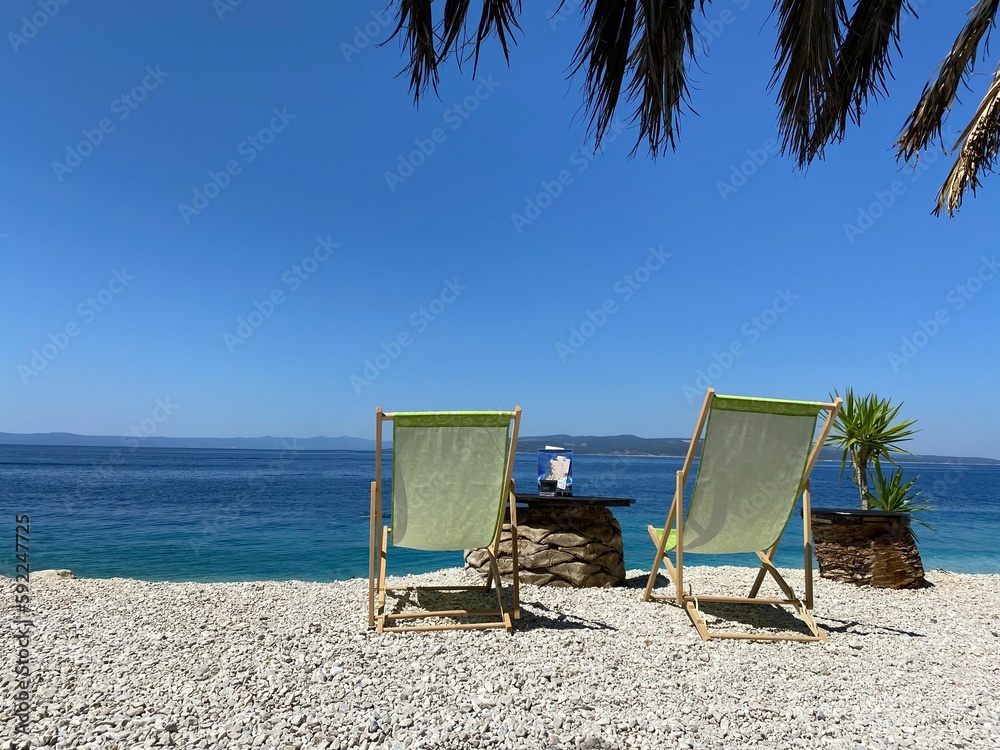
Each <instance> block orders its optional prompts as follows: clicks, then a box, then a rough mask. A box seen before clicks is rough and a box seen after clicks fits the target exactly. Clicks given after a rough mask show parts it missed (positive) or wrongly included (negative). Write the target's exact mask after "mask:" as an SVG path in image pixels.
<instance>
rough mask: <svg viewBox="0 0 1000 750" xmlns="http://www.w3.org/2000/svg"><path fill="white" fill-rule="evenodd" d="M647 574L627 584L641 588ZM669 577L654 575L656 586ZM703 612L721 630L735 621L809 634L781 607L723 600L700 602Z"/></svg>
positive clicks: (757, 627) (762, 628) (765, 630)
mask: <svg viewBox="0 0 1000 750" xmlns="http://www.w3.org/2000/svg"><path fill="white" fill-rule="evenodd" d="M647 575H648V574H640V575H638V576H632V577H630V578H629V579H628V580H627V581H626V582H625V584H626V586H628V587H629V588H630V589H639V590H642V589H644V588H645V586H646V577H647ZM670 583H671V581H670V579H669V578H668V577H667V576H665V575H664V574H662V573H658V574H657V576H656V585H657V586H669V585H670ZM699 609H700V610H701V613H702V615H703V616H705V617H706V619H707V620H708V622H709V624H710V625H711V626H712V627H714V628H718V629H719V630H721V631H726V630H729V629H730V626H733V627H732V629H733V630H737V628H736V627H735V626H736V625H737V624H740V625H742V626H743V627H749V628H751V629H753V630H755V631H759V632H760V633H762V634H763V633H770V632H782V631H791V632H796V633H802V634H808V633H809V628H808V627H807V626H806V625H805V624H804V623H803V622H802V621H801V620H799V619H798V618H797V617H795V616H794V615H793V614H792V613H791V612H789V611H788V610H786V609H782V608H781V607H779V606H777V605H774V606H766V605H762V606H759V607H744V606H741V605H739V604H726V603H724V602H703V603H701V604H700V605H699Z"/></svg>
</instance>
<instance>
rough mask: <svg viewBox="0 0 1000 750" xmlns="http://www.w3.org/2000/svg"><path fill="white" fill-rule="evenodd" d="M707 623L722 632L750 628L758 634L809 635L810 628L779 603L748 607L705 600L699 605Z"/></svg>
mask: <svg viewBox="0 0 1000 750" xmlns="http://www.w3.org/2000/svg"><path fill="white" fill-rule="evenodd" d="M698 608H699V609H700V610H701V614H702V616H703V617H704V618H705V621H706V623H707V624H708V625H709V626H710V627H713V628H716V629H717V630H719V631H721V632H726V631H728V630H730V628H731V629H732V630H733V631H737V632H738V631H739V630H740V629H741V628H737V627H735V626H736V625H737V624H739V625H740V626H741V627H742V628H750V629H752V630H753V631H754V632H756V633H758V634H765V633H772V632H773V633H781V632H795V633H802V634H803V635H809V634H810V631H809V628H808V627H807V626H806V625H805V623H803V622H802V621H801V620H799V619H798V618H797V617H795V616H794V615H793V614H792V613H791V612H789V611H788V610H786V609H782V608H781V607H779V606H777V605H761V606H758V607H753V608H748V607H745V606H741V605H739V604H727V603H724V602H704V603H702V604H700V606H699V607H698Z"/></svg>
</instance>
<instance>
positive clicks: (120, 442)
mask: <svg viewBox="0 0 1000 750" xmlns="http://www.w3.org/2000/svg"><path fill="white" fill-rule="evenodd" d="M690 442H691V441H690V440H688V439H685V438H641V437H637V436H635V435H583V436H575V435H542V436H535V437H530V436H529V437H520V438H518V441H517V448H518V451H517V452H518V453H524V454H531V453H534V452H535V451H536V450H538V449H539V448H543V447H544V446H546V445H558V446H560V447H561V448H565V449H566V450H572V451H573V452H574V453H575V454H576V455H581V456H586V455H591V456H631V457H636V458H639V457H644V456H645V457H660V458H682V457H683V456H685V455H686V454H687V450H688V445H689V444H690ZM0 445H41V446H68V447H72V446H88V447H98V448H100V447H106V448H121V447H123V446H124V447H127V448H134V447H142V448H188V449H192V448H211V449H216V450H233V449H236V450H294V451H331V450H349V451H372V450H375V441H374V440H369V439H367V438H357V437H349V436H346V435H345V436H341V437H325V436H318V437H308V438H291V437H272V436H270V435H267V436H264V437H256V438H245V437H239V438H180V437H160V436H155V435H151V436H148V437H143V438H141V439H138V438H134V437H132V436H129V435H123V436H120V437H116V436H113V435H77V434H74V433H70V432H38V433H13V432H0ZM387 445H391V443H387ZM834 459H836V460H840V454H839V453H838V452H837V451H835V450H834V449H832V448H830V449H825V450H824V451H823V453H822V455H821V456H820V460H822V461H831V460H834ZM896 460H897V461H898V462H899V463H929V464H947V463H954V464H962V465H982V466H1000V460H998V459H995V458H985V457H981V456H939V455H913V456H907V455H901V456H897V457H896Z"/></svg>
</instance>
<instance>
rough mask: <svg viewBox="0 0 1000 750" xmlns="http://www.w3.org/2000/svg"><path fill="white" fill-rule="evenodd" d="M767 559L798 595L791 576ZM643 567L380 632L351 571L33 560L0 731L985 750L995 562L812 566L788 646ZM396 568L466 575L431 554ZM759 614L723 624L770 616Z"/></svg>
mask: <svg viewBox="0 0 1000 750" xmlns="http://www.w3.org/2000/svg"><path fill="white" fill-rule="evenodd" d="M750 570H751V569H747V568H733V567H728V566H726V567H692V568H690V569H686V573H687V574H688V575H687V578H688V580H690V581H691V582H692V583H693V584H694V586H695V588H696V590H702V591H703V592H704V593H706V594H708V593H737V594H739V593H743V591H741V589H742V588H743V586H744V583H746V585H749V582H748V580H747V579H748V577H749V578H750V579H752V577H753V576H752V573H751V572H750ZM782 573H783V575H785V574H787V578H788V581H789V583H790V584H791V585H792V586H793V587H795V588H796V589H799V590H801V584H802V578H801V571H798V572H796V571H795V570H785V569H782ZM645 575H646V572H645V571H640V570H630V571H629V572H628V586H627V587H624V588H616V589H552V588H545V587H541V588H540V587H534V586H530V585H524V586H522V610H523V617H522V619H521V620H520V621H519V622H518V624H517V625H516V627H515V631H514V633H513V634H510V635H509V634H507V633H505V632H503V631H445V632H434V633H414V634H400V633H386V634H383V635H381V636H379V635H376V634H375V633H373V632H372V631H369V630H368V629H367V627H366V625H367V623H366V616H367V580H366V579H364V578H361V579H359V578H354V579H350V580H346V581H335V582H330V583H308V582H299V581H283V582H263V581H260V582H230V583H168V582H145V581H138V580H134V579H125V578H111V579H87V578H83V579H62V578H53V579H49V578H48V577H46V576H43V577H42V578H38V577H37V574H35V575H33V576H32V586H31V600H32V615H31V616H32V619H33V621H34V628H33V630H32V631H31V640H30V646H29V652H30V658H31V665H32V666H31V668H32V686H31V694H30V706H31V710H30V712H29V723H30V729H31V734H29V735H18V739H17V740H15V743H16V744H14V745H7V746H5V745H3V744H2V743H0V748H3V750H6V747H8V746H10V747H20V746H21V743H23V742H24V741H25V740H28V741H30V742H31V743H32V744H30V745H29V746H31V747H36V746H40V745H42V744H48V745H49V746H52V747H56V748H70V747H77V746H82V745H88V746H90V747H133V746H139V747H152V746H154V745H158V744H167V743H173V744H175V745H176V746H178V747H186V748H205V749H206V750H208V748H214V747H226V748H252V747H259V748H286V747H289V746H296V747H298V748H300V750H346V749H347V748H365V750H400V749H401V748H411V747H414V748H417V747H419V748H441V749H442V750H444V749H448V750H451V749H453V748H454V749H458V748H477V747H482V748H493V747H500V748H511V749H512V750H520V749H521V748H523V749H524V750H528V749H529V748H531V749H532V750H534V749H535V748H539V747H551V748H564V749H565V750H570V749H572V750H584V749H586V750H596V749H598V748H600V749H603V750H608V749H610V748H623V750H624V748H660V747H682V748H685V747H696V748H734V747H748V746H759V745H761V744H762V743H763V744H764V745H766V746H767V747H770V748H782V749H784V748H800V747H820V746H829V747H843V748H856V747H859V746H860V745H864V746H865V747H867V748H869V750H876V749H877V748H887V749H888V748H897V747H912V748H928V750H930V748H939V747H943V746H952V745H954V742H955V741H956V740H958V741H960V742H961V743H962V745H963V746H965V747H995V746H998V745H1000V728H998V726H997V716H998V712H1000V702H998V700H1000V699H998V698H997V696H998V695H1000V665H998V664H997V662H996V660H995V659H994V658H992V656H991V654H994V655H995V653H996V652H997V649H998V646H1000V629H998V628H1000V625H998V624H997V623H996V622H995V620H994V614H993V613H995V612H997V611H1000V575H997V574H957V573H949V572H946V571H930V572H929V573H928V574H927V577H928V580H929V581H931V582H932V583H933V584H934V585H933V586H932V587H930V588H926V589H919V590H913V591H905V590H904V591H888V590H878V589H870V588H863V587H862V588H857V587H855V586H852V585H849V584H838V583H834V582H831V581H826V580H825V579H820V578H817V579H816V581H815V585H816V594H815V598H816V608H815V610H814V614H815V616H816V619H817V621H818V622H819V624H820V626H821V627H823V628H824V629H825V630H827V631H828V632H829V638H830V640H829V642H828V643H805V644H803V643H789V642H779V643H761V642H745V641H711V642H708V643H706V642H703V641H701V639H700V638H699V637H698V635H697V632H696V631H695V629H694V627H693V626H692V625H691V623H690V621H689V620H688V618H687V615H686V614H685V613H684V612H683V611H682V610H680V609H679V608H678V607H676V606H675V605H673V604H670V603H665V602H656V603H644V602H641V601H639V595H640V593H641V587H642V585H643V584H644V582H645ZM392 580H394V581H395V582H396V583H397V584H399V583H405V584H416V583H436V584H442V585H446V584H450V583H452V584H453V583H461V582H468V581H470V580H476V579H474V578H473V577H472V576H471V575H470V574H467V573H465V572H463V571H462V570H461V569H459V568H451V569H446V570H443V571H438V572H436V573H431V574H421V575H411V576H405V577H399V578H395V579H392ZM764 594H766V592H764V591H762V595H764ZM761 609H762V610H764V613H763V614H762V615H761V616H760V617H757V616H753V617H740V618H738V619H732V617H730V616H727V617H728V619H727V622H731V623H732V625H733V626H734V627H737V628H739V629H746V628H764V629H767V628H770V627H777V626H787V625H788V622H789V621H788V620H786V619H785V618H783V617H782V616H780V615H778V614H775V615H772V614H771V613H770V611H769V608H761ZM3 617H4V620H5V621H6V622H8V623H10V622H12V621H13V620H14V619H15V618H14V614H13V612H12V611H10V610H8V611H7V612H5V613H4V616H3ZM772 617H776V618H777V619H776V620H772V619H771V618H772ZM13 679H14V675H13V674H12V670H6V671H5V673H4V675H3V677H0V684H2V685H3V688H4V689H5V690H8V691H12V690H13ZM9 710H10V711H12V710H13V709H12V708H11V709H9ZM5 718H6V714H5Z"/></svg>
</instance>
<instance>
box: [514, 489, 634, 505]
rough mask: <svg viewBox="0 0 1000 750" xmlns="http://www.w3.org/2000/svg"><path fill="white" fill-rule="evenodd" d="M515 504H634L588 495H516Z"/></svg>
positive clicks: (632, 500) (621, 499) (614, 498)
mask: <svg viewBox="0 0 1000 750" xmlns="http://www.w3.org/2000/svg"><path fill="white" fill-rule="evenodd" d="M516 495H517V502H518V503H519V504H522V505H529V506H530V505H561V506H567V507H571V506H574V505H603V506H605V507H614V508H624V507H627V506H629V505H631V504H632V503H634V502H635V499H634V498H631V497H591V496H589V495H528V494H525V493H522V492H518V493H516Z"/></svg>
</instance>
